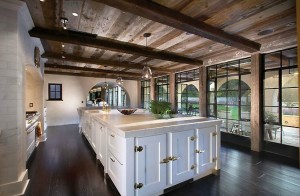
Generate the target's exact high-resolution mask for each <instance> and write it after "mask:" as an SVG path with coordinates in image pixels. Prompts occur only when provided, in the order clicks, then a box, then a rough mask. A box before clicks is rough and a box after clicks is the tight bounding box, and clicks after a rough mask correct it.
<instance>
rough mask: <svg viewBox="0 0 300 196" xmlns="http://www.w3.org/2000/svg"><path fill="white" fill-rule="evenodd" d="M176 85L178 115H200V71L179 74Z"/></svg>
mask: <svg viewBox="0 0 300 196" xmlns="http://www.w3.org/2000/svg"><path fill="white" fill-rule="evenodd" d="M175 83H176V84H175V85H176V86H175V89H176V92H175V93H176V96H175V99H176V108H177V111H178V113H180V114H190V115H195V116H196V115H199V90H198V89H199V69H193V70H190V71H185V72H180V73H177V74H176V75H175Z"/></svg>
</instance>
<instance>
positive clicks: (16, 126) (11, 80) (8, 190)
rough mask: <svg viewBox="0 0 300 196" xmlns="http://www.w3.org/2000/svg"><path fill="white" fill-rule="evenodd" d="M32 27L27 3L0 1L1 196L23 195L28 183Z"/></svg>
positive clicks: (8, 0)
mask: <svg viewBox="0 0 300 196" xmlns="http://www.w3.org/2000/svg"><path fill="white" fill-rule="evenodd" d="M32 27H33V22H32V19H31V16H30V14H29V11H28V8H27V6H26V3H25V2H22V1H19V0H1V1H0V43H1V44H0V168H1V169H0V195H21V194H22V193H23V190H25V188H26V186H27V182H28V181H27V180H28V177H27V170H26V166H25V165H26V158H27V156H26V141H27V137H26V132H25V105H24V103H25V92H24V90H25V65H28V66H33V64H34V63H33V49H34V46H35V45H36V42H37V40H36V39H32V38H31V37H30V36H29V34H28V30H30V29H31V28H32Z"/></svg>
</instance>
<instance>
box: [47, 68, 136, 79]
mask: <svg viewBox="0 0 300 196" xmlns="http://www.w3.org/2000/svg"><path fill="white" fill-rule="evenodd" d="M45 74H54V75H69V76H81V77H93V78H104V77H106V78H111V79H116V78H117V76H111V75H107V74H99V73H86V72H81V73H76V72H67V71H58V70H45ZM122 78H123V79H124V80H141V77H122Z"/></svg>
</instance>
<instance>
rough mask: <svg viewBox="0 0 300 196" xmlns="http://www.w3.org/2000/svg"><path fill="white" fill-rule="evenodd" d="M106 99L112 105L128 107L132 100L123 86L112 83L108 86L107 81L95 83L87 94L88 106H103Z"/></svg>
mask: <svg viewBox="0 0 300 196" xmlns="http://www.w3.org/2000/svg"><path fill="white" fill-rule="evenodd" d="M103 101H105V102H106V103H107V104H108V105H109V106H110V107H112V108H117V107H128V106H129V105H130V102H129V101H130V100H129V99H128V98H127V92H126V91H125V90H124V89H123V87H121V86H118V85H116V84H112V83H110V84H109V86H108V87H106V86H105V83H98V84H97V85H95V86H94V87H93V88H92V89H91V90H90V91H89V94H88V96H87V106H102V104H103V103H101V102H103Z"/></svg>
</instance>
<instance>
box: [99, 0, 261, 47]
mask: <svg viewBox="0 0 300 196" xmlns="http://www.w3.org/2000/svg"><path fill="white" fill-rule="evenodd" d="M94 1H96V2H100V3H104V4H106V5H109V6H111V7H115V8H117V9H120V10H123V11H126V12H130V13H132V14H135V15H138V16H141V17H144V18H147V19H149V20H153V21H156V22H159V23H162V24H165V25H168V26H171V27H173V28H177V29H180V30H182V31H185V32H189V33H192V34H195V35H199V36H202V37H205V38H207V39H210V40H213V41H216V42H219V43H222V44H225V45H228V46H232V47H235V48H238V49H241V50H244V51H247V52H257V51H259V50H260V44H259V43H257V42H254V41H251V40H249V39H246V38H243V37H240V36H237V35H232V34H229V33H226V32H224V31H223V30H221V29H217V28H215V27H213V26H211V25H208V24H206V23H204V22H202V21H197V20H195V19H194V18H192V17H189V16H187V15H184V14H182V13H180V12H178V11H175V10H172V9H170V8H167V7H164V6H162V5H160V4H157V3H155V2H152V1H149V0H94Z"/></svg>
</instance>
